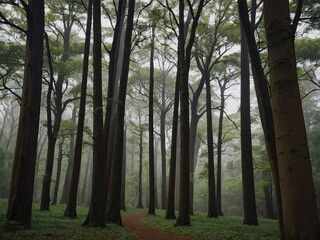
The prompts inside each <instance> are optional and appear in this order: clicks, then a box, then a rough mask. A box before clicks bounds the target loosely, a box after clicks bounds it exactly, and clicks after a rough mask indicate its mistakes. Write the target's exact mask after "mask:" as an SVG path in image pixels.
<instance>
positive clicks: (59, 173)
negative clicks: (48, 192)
mask: <svg viewBox="0 0 320 240" xmlns="http://www.w3.org/2000/svg"><path fill="white" fill-rule="evenodd" d="M63 143H64V140H62V141H61V143H59V151H58V158H57V175H56V182H55V186H54V193H53V199H52V203H51V204H52V205H56V204H57V199H58V191H59V185H60V176H61V166H62V158H63V149H62V145H63Z"/></svg>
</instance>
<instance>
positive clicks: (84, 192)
mask: <svg viewBox="0 0 320 240" xmlns="http://www.w3.org/2000/svg"><path fill="white" fill-rule="evenodd" d="M91 158H92V150H90V151H89V153H88V159H87V164H86V170H85V175H84V180H83V186H82V193H81V203H82V204H84V205H85V204H86V202H85V200H86V199H85V197H86V196H90V194H89V190H87V188H89V186H90V184H88V179H90V178H88V175H89V173H91ZM69 201H70V200H69Z"/></svg>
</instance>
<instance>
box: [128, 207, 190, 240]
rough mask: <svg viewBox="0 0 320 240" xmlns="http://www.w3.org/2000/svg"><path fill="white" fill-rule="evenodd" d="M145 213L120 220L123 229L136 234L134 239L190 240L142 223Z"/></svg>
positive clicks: (136, 213) (137, 213)
mask: <svg viewBox="0 0 320 240" xmlns="http://www.w3.org/2000/svg"><path fill="white" fill-rule="evenodd" d="M144 217H145V212H143V211H137V212H135V214H134V215H131V216H125V217H123V219H122V223H123V225H124V227H126V228H128V229H130V230H131V231H133V232H134V233H135V234H136V239H139V240H140V239H141V240H151V239H156V240H190V239H191V238H189V237H187V236H182V235H177V234H174V233H169V232H165V231H162V230H160V229H155V228H152V227H150V226H148V225H146V224H144V223H143V218H144Z"/></svg>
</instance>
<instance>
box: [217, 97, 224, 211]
mask: <svg viewBox="0 0 320 240" xmlns="http://www.w3.org/2000/svg"><path fill="white" fill-rule="evenodd" d="M222 94H223V93H222V92H221V105H220V111H219V126H218V139H217V211H218V215H219V216H223V212H222V204H221V183H222V129H223V114H224V113H223V111H224V96H222Z"/></svg>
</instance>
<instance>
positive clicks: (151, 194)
mask: <svg viewBox="0 0 320 240" xmlns="http://www.w3.org/2000/svg"><path fill="white" fill-rule="evenodd" d="M152 13H153V14H157V13H156V12H152ZM151 17H154V16H151ZM151 22H152V25H151V43H150V84H149V208H148V214H155V181H154V170H155V169H154V162H155V161H154V134H153V99H154V97H153V94H154V93H153V92H154V62H153V58H154V48H155V46H154V40H155V28H156V19H152V20H151ZM161 196H162V195H161ZM164 201H165V200H164Z"/></svg>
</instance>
